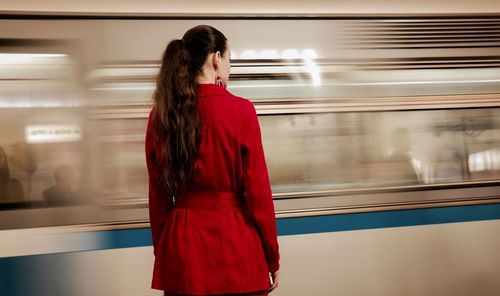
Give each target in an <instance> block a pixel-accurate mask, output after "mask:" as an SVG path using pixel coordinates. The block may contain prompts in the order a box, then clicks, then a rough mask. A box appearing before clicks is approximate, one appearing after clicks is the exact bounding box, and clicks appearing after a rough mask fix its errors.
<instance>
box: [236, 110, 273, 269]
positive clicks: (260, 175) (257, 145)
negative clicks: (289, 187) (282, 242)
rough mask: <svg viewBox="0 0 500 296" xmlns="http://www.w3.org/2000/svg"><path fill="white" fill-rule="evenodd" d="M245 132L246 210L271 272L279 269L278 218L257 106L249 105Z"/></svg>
mask: <svg viewBox="0 0 500 296" xmlns="http://www.w3.org/2000/svg"><path fill="white" fill-rule="evenodd" d="M247 106H248V107H247V112H245V113H246V116H245V122H244V124H243V130H242V133H241V134H242V138H243V139H242V141H241V142H242V155H243V169H244V176H243V186H244V189H245V194H244V196H245V203H246V207H247V209H248V211H249V213H250V216H251V217H252V219H253V221H254V222H255V224H256V226H257V229H258V232H259V235H260V239H261V241H262V245H263V247H264V252H265V255H266V260H267V265H268V269H269V272H274V271H277V270H278V269H279V267H280V266H279V259H280V255H279V249H278V239H277V233H276V218H275V213H274V204H273V197H272V192H271V185H270V183H269V175H268V172H267V166H266V160H265V156H264V149H263V147H262V138H261V132H260V126H259V121H258V119H257V113H256V111H255V108H254V106H253V105H252V104H251V103H250V102H249V104H248V105H247Z"/></svg>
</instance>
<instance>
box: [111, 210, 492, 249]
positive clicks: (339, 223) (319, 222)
mask: <svg viewBox="0 0 500 296" xmlns="http://www.w3.org/2000/svg"><path fill="white" fill-rule="evenodd" d="M494 219H500V204H487V205H473V206H460V207H445V208H428V209H413V210H398V211H382V212H371V213H354V214H340V215H325V216H311V217H295V218H280V219H278V220H277V228H278V235H279V236H285V235H297V234H312V233H324V232H337V231H351V230H363V229H376V228H390V227H404V226H416V225H430V224H443V223H457V222H468V221H482V220H494ZM105 237H106V247H105V248H106V249H114V248H127V247H143V246H151V245H152V240H151V233H150V228H139V229H124V230H109V231H106V236H105Z"/></svg>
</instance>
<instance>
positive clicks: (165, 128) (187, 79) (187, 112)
mask: <svg viewBox="0 0 500 296" xmlns="http://www.w3.org/2000/svg"><path fill="white" fill-rule="evenodd" d="M190 64H191V63H190V54H189V52H188V50H187V49H186V47H185V46H184V43H183V42H182V40H179V39H177V40H173V41H172V42H170V43H169V44H168V46H167V48H166V50H165V52H164V54H163V59H162V65H161V70H160V73H159V75H158V77H157V80H156V91H155V93H154V101H155V105H156V112H155V113H156V114H155V121H154V122H155V124H154V126H155V127H157V128H158V132H159V138H160V140H161V142H162V143H163V145H161V146H160V147H161V151H160V153H159V161H160V163H164V164H165V169H164V171H163V183H164V185H165V186H166V189H167V191H168V192H169V194H171V195H175V194H177V192H178V191H179V189H181V187H183V186H185V185H186V184H187V182H188V181H189V179H190V177H191V175H192V173H193V171H194V158H195V156H196V155H197V154H198V145H199V143H200V124H199V119H198V116H197V113H196V98H197V83H196V81H195V79H196V77H195V75H193V74H192V71H191V69H190V68H191V67H190Z"/></svg>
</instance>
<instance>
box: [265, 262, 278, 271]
mask: <svg viewBox="0 0 500 296" xmlns="http://www.w3.org/2000/svg"><path fill="white" fill-rule="evenodd" d="M267 269H268V270H269V272H275V271H278V270H279V269H280V264H279V262H277V263H268V264H267Z"/></svg>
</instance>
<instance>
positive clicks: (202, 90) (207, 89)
mask: <svg viewBox="0 0 500 296" xmlns="http://www.w3.org/2000/svg"><path fill="white" fill-rule="evenodd" d="M227 94H228V91H227V90H226V89H225V88H223V87H222V86H218V85H216V84H211V83H207V84H204V83H200V84H198V95H199V96H200V97H213V96H224V95H227Z"/></svg>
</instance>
